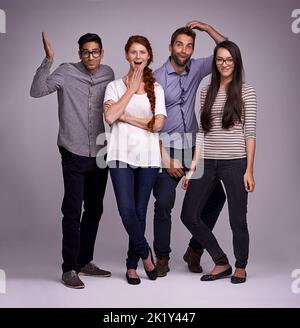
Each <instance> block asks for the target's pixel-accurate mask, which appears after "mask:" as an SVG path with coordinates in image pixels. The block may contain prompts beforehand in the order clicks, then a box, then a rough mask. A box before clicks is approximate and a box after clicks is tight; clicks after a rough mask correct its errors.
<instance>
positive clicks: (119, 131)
mask: <svg viewBox="0 0 300 328" xmlns="http://www.w3.org/2000/svg"><path fill="white" fill-rule="evenodd" d="M125 57H126V60H127V61H128V63H129V71H128V73H127V74H126V75H125V76H123V77H122V78H121V79H118V80H115V81H112V82H111V83H109V84H108V86H107V88H106V92H105V98H104V117H105V120H106V122H107V123H108V124H110V125H111V135H110V138H109V141H108V148H107V163H108V165H109V167H110V174H111V179H112V183H113V188H114V192H115V195H116V200H117V204H118V210H119V213H120V216H121V218H122V222H123V225H124V227H125V229H126V231H127V233H128V235H129V249H128V257H127V261H126V266H127V272H126V279H127V282H128V283H129V284H132V285H137V284H139V283H140V282H141V280H140V278H139V276H138V274H137V272H136V269H137V265H138V261H139V259H140V258H141V259H142V261H143V265H144V269H145V272H146V274H147V276H148V278H149V279H151V280H155V279H156V278H157V270H156V267H155V264H154V262H153V257H152V251H151V248H150V247H149V245H148V243H147V240H146V238H145V228H146V214H147V206H148V202H149V198H150V194H151V191H152V187H153V185H154V183H155V180H156V177H157V174H158V171H159V168H160V166H161V157H160V147H159V136H158V133H157V132H158V131H159V130H160V129H161V128H162V126H163V124H164V120H165V117H166V116H167V115H166V108H165V99H164V91H163V89H162V87H161V86H160V85H159V84H158V83H156V82H155V78H154V75H153V73H152V70H151V69H150V68H149V64H150V63H151V62H152V61H153V52H152V48H151V45H150V42H149V41H148V39H147V38H145V37H143V36H140V35H134V36H131V37H130V38H129V39H128V41H127V43H126V45H125Z"/></svg>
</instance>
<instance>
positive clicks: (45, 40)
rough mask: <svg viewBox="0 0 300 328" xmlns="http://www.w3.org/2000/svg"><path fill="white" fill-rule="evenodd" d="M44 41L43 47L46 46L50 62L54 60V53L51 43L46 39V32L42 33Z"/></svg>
mask: <svg viewBox="0 0 300 328" xmlns="http://www.w3.org/2000/svg"><path fill="white" fill-rule="evenodd" d="M42 40H43V45H44V49H45V53H46V57H47V58H48V59H50V60H53V58H54V51H53V49H52V46H51V44H50V42H49V41H48V40H47V39H46V37H45V33H44V32H42Z"/></svg>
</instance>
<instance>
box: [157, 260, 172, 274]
mask: <svg viewBox="0 0 300 328" xmlns="http://www.w3.org/2000/svg"><path fill="white" fill-rule="evenodd" d="M156 269H157V276H158V277H165V276H166V275H167V272H169V271H170V268H169V258H168V257H167V256H157V261H156Z"/></svg>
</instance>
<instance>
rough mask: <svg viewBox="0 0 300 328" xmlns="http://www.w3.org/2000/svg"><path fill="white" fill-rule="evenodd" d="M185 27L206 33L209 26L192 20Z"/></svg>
mask: <svg viewBox="0 0 300 328" xmlns="http://www.w3.org/2000/svg"><path fill="white" fill-rule="evenodd" d="M186 27H189V28H191V29H195V30H199V31H202V32H207V29H208V27H209V25H208V24H206V23H202V22H199V21H196V20H193V21H190V22H188V23H186Z"/></svg>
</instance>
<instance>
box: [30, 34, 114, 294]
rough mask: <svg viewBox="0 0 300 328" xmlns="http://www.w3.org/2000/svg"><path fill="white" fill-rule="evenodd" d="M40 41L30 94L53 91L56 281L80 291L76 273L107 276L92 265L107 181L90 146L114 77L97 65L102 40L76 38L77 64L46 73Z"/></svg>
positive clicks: (49, 50)
mask: <svg viewBox="0 0 300 328" xmlns="http://www.w3.org/2000/svg"><path fill="white" fill-rule="evenodd" d="M42 40H43V45H44V49H45V53H46V58H45V59H44V60H43V62H42V64H41V66H40V67H39V68H38V70H37V71H36V74H35V76H34V78H33V82H32V85H31V90H30V95H31V96H32V97H35V98H38V97H43V96H46V95H48V94H51V93H53V92H55V91H56V92H57V96H58V109H59V133H58V140H57V144H58V147H59V151H60V154H61V159H62V171H63V180H64V198H63V202H62V207H61V209H62V213H63V219H62V229H63V231H62V232H63V241H62V257H63V264H62V270H63V274H62V282H63V283H64V284H65V285H66V286H67V287H71V288H77V289H79V288H84V287H85V286H84V283H83V282H82V281H81V279H80V278H79V276H78V274H84V275H91V276H98V277H109V276H110V275H111V273H110V272H109V271H106V270H102V269H100V268H99V267H97V266H96V265H95V264H94V263H92V260H93V254H94V245H95V240H96V235H97V231H98V225H99V221H100V218H101V215H102V212H103V198H104V193H105V189H106V183H107V176H108V169H107V168H104V169H100V168H99V167H98V166H97V164H96V154H97V153H98V151H99V150H100V148H101V146H97V145H96V138H97V136H98V135H99V134H100V133H104V132H105V129H104V123H103V115H102V113H103V108H102V104H103V99H104V92H105V88H106V85H107V84H108V83H109V82H111V81H113V80H114V73H113V71H112V69H111V68H110V67H109V66H107V65H103V64H101V59H102V57H103V49H102V41H101V39H100V37H99V36H98V35H97V34H92V33H87V34H85V35H83V36H81V37H80V38H79V40H78V44H79V58H80V59H81V61H80V62H78V63H64V64H61V65H60V66H59V67H58V68H57V69H56V70H55V71H54V72H53V73H52V74H50V68H51V66H52V64H53V59H54V52H53V49H52V47H51V45H50V43H49V41H48V40H47V39H46V37H45V35H44V33H42ZM82 204H83V209H84V211H83V214H82V216H81V212H82Z"/></svg>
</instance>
